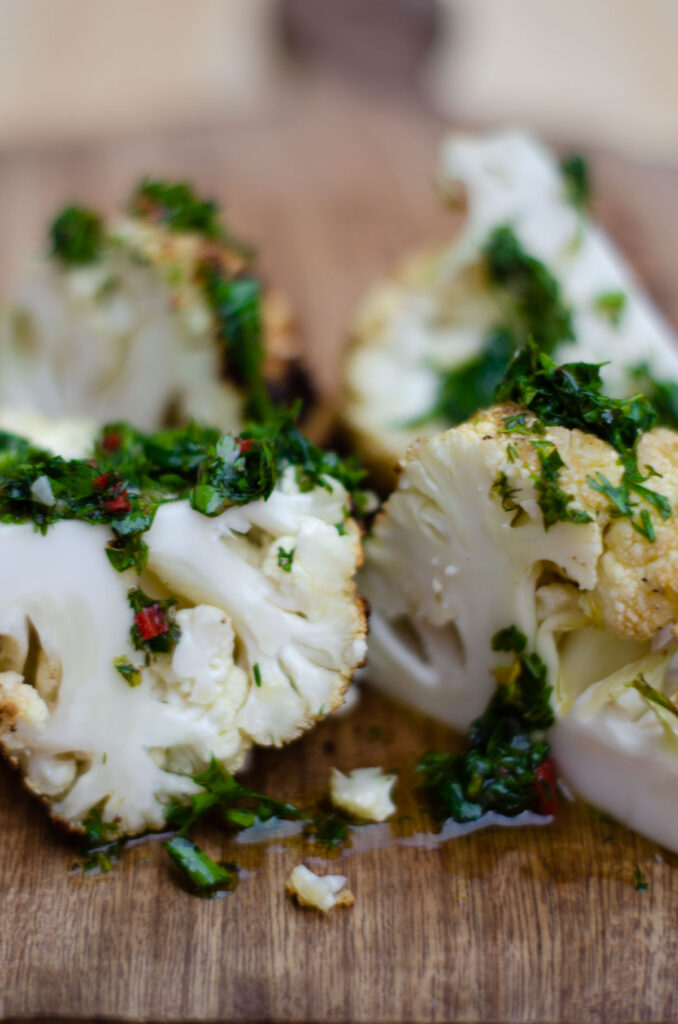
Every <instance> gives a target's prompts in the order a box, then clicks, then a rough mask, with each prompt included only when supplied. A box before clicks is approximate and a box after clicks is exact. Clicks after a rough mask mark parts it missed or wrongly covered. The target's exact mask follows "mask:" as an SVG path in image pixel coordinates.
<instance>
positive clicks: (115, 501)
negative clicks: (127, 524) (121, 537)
mask: <svg viewBox="0 0 678 1024" xmlns="http://www.w3.org/2000/svg"><path fill="white" fill-rule="evenodd" d="M104 508H105V509H106V511H107V512H129V511H130V509H131V508H132V506H131V504H130V502H129V499H128V496H127V491H121V492H120V494H116V496H115V497H114V498H109V499H108V501H105V502H104Z"/></svg>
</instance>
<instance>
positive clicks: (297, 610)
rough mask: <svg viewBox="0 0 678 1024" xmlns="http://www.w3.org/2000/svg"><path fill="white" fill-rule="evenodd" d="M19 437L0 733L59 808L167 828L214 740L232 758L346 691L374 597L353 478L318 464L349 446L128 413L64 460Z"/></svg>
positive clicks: (36, 786)
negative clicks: (172, 807) (183, 426)
mask: <svg viewBox="0 0 678 1024" xmlns="http://www.w3.org/2000/svg"><path fill="white" fill-rule="evenodd" d="M125 431H127V432H126V433H125ZM14 440H15V442H16V444H15V449H16V450H15V455H16V460H17V462H18V465H14V466H12V465H11V463H10V464H8V468H6V470H5V472H4V473H0V508H1V509H2V514H3V519H4V520H5V521H4V522H2V523H0V561H2V565H3V572H2V580H1V582H0V747H1V748H2V750H3V751H4V752H5V754H6V755H7V756H8V758H9V759H10V760H11V761H13V762H14V763H16V764H17V765H18V766H19V767H20V768H21V770H22V772H23V775H24V779H25V782H26V784H27V785H28V786H29V788H31V789H32V790H33V791H34V792H36V793H37V794H38V795H40V796H42V797H43V798H44V800H45V801H46V802H47V803H48V804H49V806H50V809H51V811H52V813H53V814H54V815H55V816H57V817H59V818H61V819H63V820H64V821H65V822H66V823H67V824H69V825H70V826H73V827H75V828H81V827H82V826H83V825H84V824H85V823H86V821H87V819H88V816H89V815H90V813H91V812H96V813H97V814H98V815H101V819H102V821H104V822H109V823H114V824H115V825H116V826H117V827H118V834H131V833H137V832H141V831H143V830H145V829H157V828H161V827H162V826H163V824H164V820H165V810H166V808H167V806H168V805H169V804H170V803H171V802H175V801H179V802H181V801H182V800H186V799H187V798H188V797H189V795H190V794H192V793H195V792H197V791H198V790H199V788H200V787H199V786H198V785H196V783H195V782H194V781H193V780H192V778H191V777H190V776H192V775H196V774H198V773H200V772H202V771H204V770H205V769H206V768H207V767H208V766H209V764H210V763H211V760H212V758H215V759H216V760H217V761H218V762H219V763H220V764H221V765H222V766H223V767H224V768H226V769H227V770H228V771H230V772H234V771H237V770H238V769H239V768H241V767H242V766H243V764H244V762H245V759H246V757H247V754H248V752H249V751H250V749H251V748H252V746H253V745H255V744H260V745H267V746H280V745H281V744H283V743H286V742H289V741H290V740H292V739H294V738H296V737H297V736H299V735H300V734H301V733H302V732H304V731H305V730H306V729H308V728H310V727H311V726H312V725H313V724H314V722H316V721H317V720H319V719H320V718H323V717H324V716H325V715H326V714H328V713H329V712H331V711H332V710H333V709H335V708H337V707H339V706H340V705H341V703H342V699H343V693H344V691H345V690H346V688H347V686H348V684H349V682H350V679H351V676H352V674H353V671H354V669H355V668H356V666H357V665H359V664H360V663H361V662H362V660H363V659H364V653H365V616H364V613H363V609H362V605H361V603H360V601H359V599H358V598H357V597H356V594H355V585H354V580H353V577H354V574H355V571H356V568H357V566H358V565H359V564H360V562H361V560H362V549H361V543H360V531H359V528H358V526H357V525H356V524H355V522H354V521H353V520H352V519H350V518H349V517H348V515H347V508H348V506H349V505H350V502H351V498H350V495H349V494H348V492H347V491H346V489H345V487H344V486H343V485H342V483H341V482H340V479H337V478H336V477H333V476H331V475H330V474H329V473H327V472H325V468H326V466H329V465H330V463H331V464H332V465H333V466H335V467H336V470H335V471H336V472H337V473H338V474H339V476H341V470H340V463H339V462H338V460H334V461H332V460H331V459H330V460H329V461H327V458H326V456H325V455H324V454H323V453H321V452H320V450H319V449H314V448H312V446H310V445H309V444H308V442H306V441H305V440H304V439H303V438H301V435H300V434H299V433H298V432H297V431H296V428H293V427H291V426H287V427H285V426H284V425H282V426H281V425H280V424H278V427H277V428H276V430H275V431H274V434H273V435H271V437H270V438H268V437H266V438H260V437H256V438H246V439H234V438H232V437H230V436H228V435H226V437H222V438H220V439H219V434H218V432H216V434H215V432H213V431H208V430H204V431H203V430H199V429H198V428H196V427H192V428H189V429H188V430H187V431H185V432H182V431H173V432H170V433H169V434H167V433H163V434H156V435H149V436H145V435H142V434H140V433H138V432H136V431H131V430H130V429H129V428H125V427H123V425H120V424H118V425H116V426H115V427H114V428H110V429H108V430H106V431H104V433H103V435H102V436H101V437H100V438H99V440H98V442H97V445H96V446H95V447H94V449H93V451H92V452H91V453H90V458H89V459H83V460H81V461H80V462H70V463H65V462H63V460H60V459H52V458H50V457H49V456H47V455H45V453H44V452H40V451H34V452H31V451H28V452H27V451H26V448H25V442H22V441H21V440H20V439H16V438H15V439H14ZM296 444H298V445H299V446H301V449H302V451H303V456H304V458H303V461H302V462H298V461H295V449H294V445H296ZM182 453H183V454H182ZM8 458H9V456H8ZM201 466H202V468H200V467H201ZM33 476H37V479H44V480H46V481H47V483H48V485H49V487H50V489H51V491H52V494H53V498H54V501H53V503H52V504H50V505H49V506H46V505H44V504H41V502H40V501H39V500H38V498H37V497H36V496H35V494H34V490H35V489H34V487H33V485H32V484H31V478H32V477H33ZM21 487H23V490H20V488H21ZM8 519H14V520H16V521H14V522H11V521H10V522H8V521H7V520H8ZM30 520H33V521H30ZM36 524H37V525H39V526H40V527H41V528H42V530H43V531H44V532H40V531H38V530H36V528H35V526H36Z"/></svg>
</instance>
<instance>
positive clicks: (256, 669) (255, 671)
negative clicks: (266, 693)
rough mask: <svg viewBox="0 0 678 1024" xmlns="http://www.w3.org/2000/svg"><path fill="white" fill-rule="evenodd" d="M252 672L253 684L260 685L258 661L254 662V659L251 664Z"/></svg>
mask: <svg viewBox="0 0 678 1024" xmlns="http://www.w3.org/2000/svg"><path fill="white" fill-rule="evenodd" d="M252 673H253V675H254V684H255V686H259V687H260V686H261V669H260V668H259V663H258V662H256V661H255V662H254V665H253V666H252Z"/></svg>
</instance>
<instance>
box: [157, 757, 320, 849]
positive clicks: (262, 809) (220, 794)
mask: <svg viewBox="0 0 678 1024" xmlns="http://www.w3.org/2000/svg"><path fill="white" fill-rule="evenodd" d="M190 778H191V779H192V780H193V782H195V783H196V785H198V786H201V787H202V791H201V792H200V793H194V794H193V795H192V796H191V800H190V804H188V805H187V804H170V806H169V807H168V809H167V812H166V817H167V822H168V824H170V825H171V826H172V827H173V828H178V829H179V834H180V835H182V836H183V835H185V834H186V832H187V831H188V830H189V828H191V826H192V825H193V824H195V822H196V821H198V819H199V818H201V817H202V816H203V815H204V814H206V813H207V812H208V811H219V812H220V814H221V815H222V817H223V818H224V819H225V820H226V821H227V822H228V823H229V824H231V825H235V826H236V827H237V828H249V827H250V826H251V825H254V824H256V823H257V822H260V821H268V820H269V819H270V818H272V817H274V816H275V817H277V818H291V819H297V818H299V817H301V812H300V810H299V808H298V807H296V806H295V805H294V804H290V803H284V802H283V801H280V800H273V799H272V798H271V797H268V796H266V795H265V794H264V793H257V792H256V791H255V790H253V789H249V788H248V787H247V786H242V785H241V784H240V783H239V782H236V780H235V778H234V777H233V776H232V775H231V773H230V772H228V771H226V769H225V768H224V767H223V766H222V765H221V764H219V762H218V761H217V760H216V759H215V758H212V760H211V762H210V766H209V768H207V769H206V770H205V771H204V772H200V773H199V774H198V775H191V776H190Z"/></svg>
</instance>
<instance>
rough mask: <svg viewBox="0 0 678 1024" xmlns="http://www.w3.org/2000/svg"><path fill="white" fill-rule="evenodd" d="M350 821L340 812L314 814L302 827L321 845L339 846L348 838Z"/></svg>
mask: <svg viewBox="0 0 678 1024" xmlns="http://www.w3.org/2000/svg"><path fill="white" fill-rule="evenodd" d="M349 825H350V822H349V821H348V820H347V819H346V818H345V817H344V816H343V815H341V814H337V813H336V812H334V811H332V812H330V813H329V814H316V815H314V816H313V818H312V819H311V821H310V822H309V824H308V825H307V826H306V828H305V829H304V832H305V834H306V835H307V836H309V837H310V838H311V839H313V840H314V841H315V842H316V843H319V844H320V845H321V846H341V845H342V844H343V843H345V842H346V841H347V839H348V834H349V833H348V830H349Z"/></svg>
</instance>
